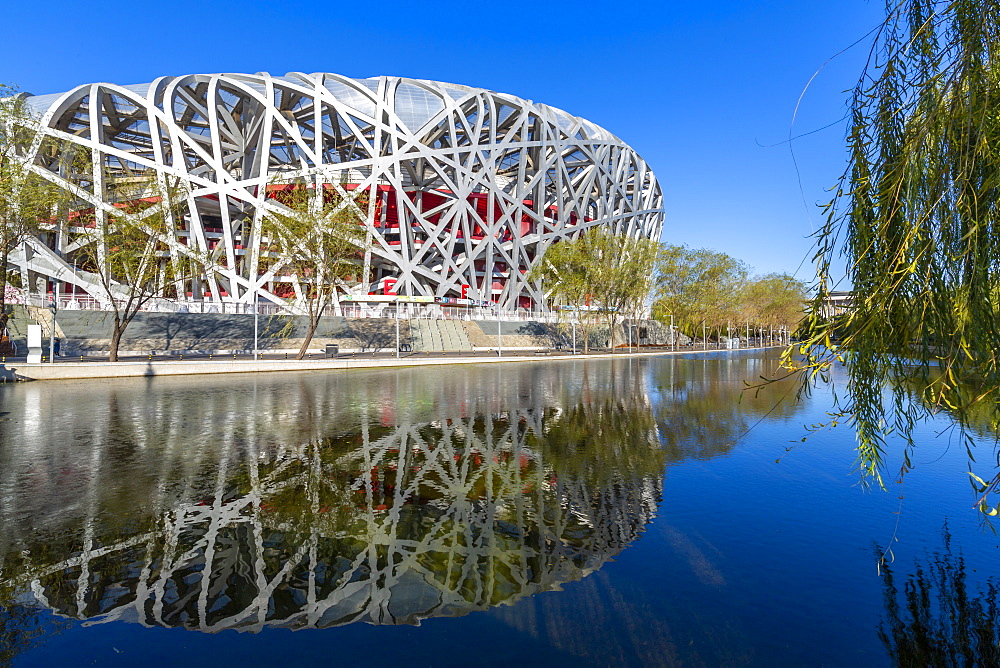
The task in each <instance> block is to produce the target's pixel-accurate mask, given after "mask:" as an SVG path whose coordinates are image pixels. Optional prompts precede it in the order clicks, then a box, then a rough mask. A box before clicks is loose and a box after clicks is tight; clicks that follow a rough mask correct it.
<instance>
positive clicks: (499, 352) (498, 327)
mask: <svg viewBox="0 0 1000 668" xmlns="http://www.w3.org/2000/svg"><path fill="white" fill-rule="evenodd" d="M502 345H503V343H502V342H501V340H500V303H499V302H497V357H503V349H502V348H501V346H502Z"/></svg>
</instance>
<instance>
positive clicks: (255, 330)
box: [253, 286, 260, 362]
mask: <svg viewBox="0 0 1000 668" xmlns="http://www.w3.org/2000/svg"><path fill="white" fill-rule="evenodd" d="M259 302H260V292H258V289H257V286H254V289H253V359H254V361H255V362H256V361H257V360H258V359H260V347H259V346H258V345H257V337H258V331H259V326H258V325H259V318H258V313H259V311H260V304H259Z"/></svg>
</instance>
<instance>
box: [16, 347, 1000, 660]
mask: <svg viewBox="0 0 1000 668" xmlns="http://www.w3.org/2000/svg"><path fill="white" fill-rule="evenodd" d="M774 363H775V360H774V358H773V357H767V356H763V355H754V354H748V353H743V354H739V353H733V354H729V355H715V356H697V355H691V356H687V357H680V358H670V357H664V358H653V359H644V360H628V359H621V360H615V361H586V362H585V361H582V360H581V361H571V362H552V363H544V364H530V363H524V364H510V365H483V366H481V367H479V368H476V367H468V366H461V367H452V368H449V369H441V368H425V369H420V368H416V369H405V370H398V371H395V370H380V371H363V372H361V371H359V372H349V373H345V372H338V373H329V374H324V373H308V374H273V375H262V376H259V377H254V376H250V375H237V376H230V375H226V376H218V377H215V378H212V377H209V378H180V379H155V380H122V381H116V382H108V383H105V382H100V381H95V382H87V383H79V384H65V383H49V384H46V383H27V384H18V385H16V386H11V385H7V386H3V387H0V606H2V607H0V664H2V663H4V662H7V661H9V662H11V663H12V664H13V665H16V666H42V665H44V666H50V665H94V664H97V665H127V666H131V665H137V664H139V663H146V664H148V665H185V666H201V665H205V666H218V665H231V664H237V663H241V664H243V665H248V666H249V665H275V664H279V663H280V664H285V665H288V664H293V663H294V662H305V661H321V662H323V663H324V664H328V663H332V662H337V663H351V664H361V663H372V662H378V663H392V662H405V663H406V664H415V665H467V664H470V663H471V664H487V665H501V664H507V665H509V664H512V663H517V664H532V665H534V664H548V665H552V664H554V663H558V664H563V663H570V662H572V663H574V664H580V665H607V664H609V663H627V664H634V665H640V664H645V665H709V666H712V665H753V666H758V665H759V666H773V665H789V666H793V665H852V666H867V665H872V666H878V665H887V664H888V663H889V658H888V655H887V654H886V651H885V648H884V647H883V645H882V643H881V642H880V640H879V637H878V633H877V632H878V629H879V626H880V623H882V622H883V620H884V619H885V618H886V614H887V613H886V607H885V605H884V601H883V585H884V578H880V577H879V575H878V573H877V569H876V563H875V561H876V560H875V549H876V548H875V546H876V544H881V545H887V544H889V543H890V541H891V540H892V539H893V536H895V537H896V538H898V542H895V543H893V545H894V553H895V555H896V558H897V561H896V564H897V565H896V574H897V580H902V579H903V578H904V577H905V575H906V574H907V573H909V572H912V571H913V570H914V566H913V564H914V561H915V560H921V559H925V558H926V556H927V553H928V551H931V550H939V549H940V548H941V545H942V528H943V527H944V525H945V522H947V526H948V530H949V531H950V533H951V535H952V548H953V549H954V550H955V551H956V552H957V551H959V550H961V551H962V552H963V553H964V555H965V560H966V570H967V574H968V578H969V580H970V586H975V585H976V584H977V583H978V582H981V581H982V580H983V579H984V578H986V577H989V576H998V575H1000V551H998V547H1000V541H998V539H997V537H996V536H995V535H993V534H992V533H990V532H988V531H984V530H983V528H982V527H981V525H980V524H979V518H978V517H977V515H976V514H975V513H974V512H973V511H972V510H971V509H970V506H971V504H972V498H971V493H970V490H969V483H968V475H967V473H966V471H967V470H968V467H967V466H966V465H965V463H964V452H963V451H962V449H961V448H960V447H959V446H958V445H957V444H955V445H954V447H949V439H948V436H947V435H945V436H942V437H938V438H935V436H934V434H935V431H936V430H940V429H941V428H942V427H943V426H945V425H944V424H937V425H928V426H926V427H925V428H923V429H922V430H921V431H920V434H919V439H918V440H919V442H920V445H919V447H918V449H917V455H916V460H915V463H916V470H915V471H914V472H913V473H912V474H911V475H910V476H909V477H908V479H907V480H906V483H905V485H904V486H898V485H897V486H895V488H894V489H893V490H891V493H885V492H866V491H865V490H863V489H862V488H861V487H860V486H858V485H857V479H856V477H855V476H853V475H852V474H851V470H852V461H853V452H852V448H853V436H852V435H851V433H850V432H849V431H848V430H847V429H844V428H838V429H834V430H824V431H821V432H819V433H817V434H815V435H813V436H811V437H810V438H809V439H808V441H806V442H804V443H802V442H800V439H801V438H802V436H804V435H805V434H806V430H805V429H804V425H808V424H812V423H816V422H819V421H822V420H824V419H825V412H826V411H827V410H829V408H830V404H831V398H830V393H829V391H828V390H827V389H821V390H820V391H817V392H816V393H814V394H813V395H812V397H810V398H809V399H807V400H805V401H804V402H802V403H800V404H795V403H794V402H793V401H792V394H794V392H792V391H790V390H791V388H790V387H789V386H788V385H785V384H775V385H772V386H769V387H767V388H764V389H763V390H762V391H761V392H759V393H745V392H741V391H742V390H743V389H744V387H745V384H744V381H746V380H748V379H754V378H757V377H759V376H761V375H766V374H768V373H769V372H770V371H771V370H772V369H773V366H774ZM796 444H797V445H796ZM982 454H983V457H982V458H981V459H983V460H984V461H988V460H989V459H990V457H991V456H993V453H992V446H988V447H985V448H984V449H983V453H982ZM776 460H780V461H776ZM900 496H902V497H904V498H903V499H900V498H899V497H900ZM897 584H899V583H897Z"/></svg>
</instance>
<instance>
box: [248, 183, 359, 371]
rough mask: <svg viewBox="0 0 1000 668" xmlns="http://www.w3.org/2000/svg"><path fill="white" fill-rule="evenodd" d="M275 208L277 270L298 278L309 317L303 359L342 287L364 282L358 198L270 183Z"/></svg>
mask: <svg viewBox="0 0 1000 668" xmlns="http://www.w3.org/2000/svg"><path fill="white" fill-rule="evenodd" d="M271 190H272V196H273V202H274V204H273V206H271V207H270V208H269V210H268V212H267V214H266V216H265V219H264V221H263V222H264V225H265V231H264V234H265V237H266V238H267V240H268V241H269V247H268V250H269V251H270V252H271V253H272V254H273V255H274V256H275V262H274V264H273V266H272V270H273V271H276V272H277V271H284V272H286V273H287V275H289V276H291V277H292V279H293V281H294V282H295V285H296V286H297V287H296V291H297V297H298V300H299V303H300V304H302V305H303V307H304V308H305V311H306V315H307V317H308V324H307V327H306V335H305V337H304V338H303V341H302V346H301V347H300V348H299V352H298V354H297V355H296V359H302V358H303V357H305V355H306V352H307V351H308V349H309V344H310V343H311V342H312V339H313V336H314V335H315V334H316V329H317V328H318V327H319V321H320V317H322V315H323V313H324V311H325V310H326V309H327V307H328V306H330V305H331V304H332V303H333V298H334V295H335V294H336V292H337V288H338V286H343V285H344V284H345V283H346V282H347V281H349V280H361V279H362V278H363V277H361V276H360V274H361V272H362V267H361V264H360V258H361V253H362V250H363V248H364V246H365V243H366V242H365V228H364V225H363V224H362V222H363V218H362V213H361V211H362V208H361V207H366V206H367V205H366V204H365V203H363V202H362V203H359V202H357V201H356V199H361V198H364V197H365V196H366V195H365V194H364V193H361V194H359V195H358V196H356V197H354V198H352V197H342V196H341V195H339V194H338V193H336V192H334V191H331V190H327V189H325V188H322V187H316V185H315V184H313V183H310V182H307V181H305V180H302V179H299V180H295V179H292V180H288V181H285V182H282V183H275V184H272V188H271Z"/></svg>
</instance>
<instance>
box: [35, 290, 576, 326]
mask: <svg viewBox="0 0 1000 668" xmlns="http://www.w3.org/2000/svg"><path fill="white" fill-rule="evenodd" d="M23 301H24V302H27V304H28V305H30V306H36V307H39V308H51V306H52V305H53V304H55V306H56V308H57V309H58V310H60V311H63V310H67V311H110V310H112V309H111V307H110V306H109V305H108V304H107V302H105V301H101V300H99V299H95V298H94V297H91V296H90V295H72V294H70V295H59V296H58V297H54V296H53V295H52V294H51V293H49V294H48V295H47V296H45V297H36V296H31V297H29V298H27V299H24V300H23ZM397 309H398V315H399V317H400V318H404V319H411V320H412V319H423V320H496V319H497V315H498V313H497V309H496V308H490V307H484V306H469V307H462V306H446V305H444V304H424V303H416V302H405V303H400V304H394V303H381V304H380V303H375V304H354V303H349V304H341V306H340V307H339V308H338V307H334V306H327V308H326V309H325V310H324V313H323V314H324V315H331V316H334V315H340V316H344V317H347V318H395V317H397ZM141 310H142V311H145V312H149V313H228V314H251V313H253V312H254V305H253V304H248V303H236V302H217V301H206V300H168V299H152V300H150V301H149V302H147V303H146V304H145V305H143V307H142V309H141ZM303 311H304V307H302V310H300V311H299V312H300V313H301V312H303ZM257 313H258V314H260V315H279V314H288V315H294V314H295V310H293V309H292V308H291V307H290V306H285V305H282V304H273V303H270V302H266V303H265V302H259V303H258V304H257ZM499 319H500V320H503V321H507V322H559V321H560V316H559V314H558V313H552V312H547V311H528V310H524V309H517V310H515V311H500V312H499ZM565 319H566V316H563V317H562V320H563V321H565Z"/></svg>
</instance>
